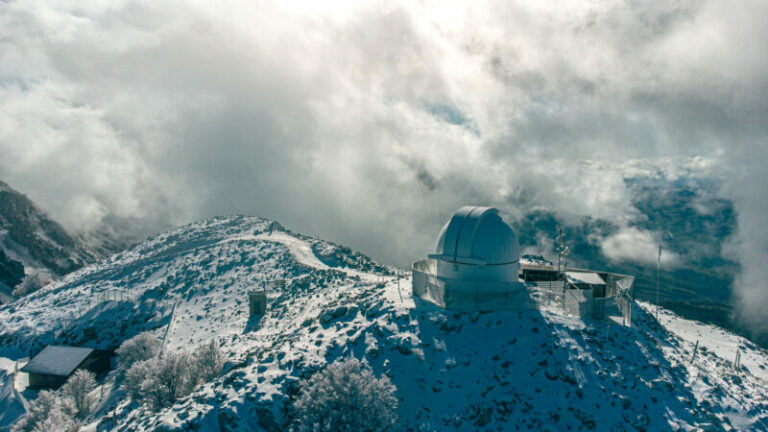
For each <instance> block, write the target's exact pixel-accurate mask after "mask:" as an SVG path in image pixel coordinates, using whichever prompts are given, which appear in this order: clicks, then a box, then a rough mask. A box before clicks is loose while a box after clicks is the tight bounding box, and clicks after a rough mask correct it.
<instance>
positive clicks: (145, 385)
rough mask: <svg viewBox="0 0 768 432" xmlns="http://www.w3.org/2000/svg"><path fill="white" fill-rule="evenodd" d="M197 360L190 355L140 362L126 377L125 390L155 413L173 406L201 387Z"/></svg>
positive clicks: (170, 356)
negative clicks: (198, 378) (196, 367)
mask: <svg viewBox="0 0 768 432" xmlns="http://www.w3.org/2000/svg"><path fill="white" fill-rule="evenodd" d="M193 369H194V364H193V359H192V358H191V357H190V356H189V354H186V353H169V354H165V355H164V356H163V357H159V358H158V357H155V358H151V359H149V360H142V361H138V362H136V363H134V364H133V366H131V368H130V369H128V371H127V372H126V374H125V386H126V389H127V390H128V392H129V393H131V395H132V396H133V397H134V399H136V400H138V401H140V402H142V403H146V404H148V405H149V406H151V407H152V408H154V409H159V408H163V407H167V406H170V405H171V404H173V402H175V401H176V400H178V399H179V398H182V397H184V396H186V395H188V394H189V393H190V392H191V391H192V390H193V389H194V387H195V385H197V379H196V377H194V376H193V372H194V370H193Z"/></svg>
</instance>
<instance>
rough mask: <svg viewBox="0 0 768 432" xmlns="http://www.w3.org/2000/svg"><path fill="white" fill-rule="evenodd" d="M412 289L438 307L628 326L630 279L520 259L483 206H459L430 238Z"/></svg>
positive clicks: (507, 232) (510, 235) (513, 241)
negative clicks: (526, 312) (534, 312)
mask: <svg viewBox="0 0 768 432" xmlns="http://www.w3.org/2000/svg"><path fill="white" fill-rule="evenodd" d="M412 280H413V294H414V295H415V296H417V297H420V298H421V299H423V300H426V301H428V302H431V303H434V304H436V305H437V306H440V307H442V308H445V309H450V310H455V311H467V312H468V311H497V310H516V309H517V310H520V309H539V308H544V307H556V308H558V309H560V310H563V311H564V312H567V313H569V314H571V315H576V316H579V317H589V318H593V319H598V320H609V321H612V322H614V323H616V324H622V325H631V321H632V303H633V299H632V285H633V283H634V277H633V276H630V275H623V274H617V273H609V272H604V271H593V270H585V269H575V268H568V267H567V264H566V267H565V268H562V269H561V268H560V266H559V265H555V264H554V263H551V262H549V261H547V260H545V259H543V257H528V256H524V257H522V259H521V257H520V246H519V244H518V240H517V235H516V234H515V232H514V231H513V230H512V227H510V226H509V225H508V224H507V223H506V222H504V220H503V219H502V218H501V216H499V211H498V210H497V209H494V208H490V207H462V208H460V209H459V211H457V212H456V213H455V214H454V215H453V216H452V217H451V219H450V220H449V221H448V223H446V224H445V226H443V229H442V230H441V231H440V234H439V236H438V237H437V244H436V246H435V253H432V254H429V255H427V259H424V260H421V261H416V262H415V263H413V279H412Z"/></svg>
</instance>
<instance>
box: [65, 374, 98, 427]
mask: <svg viewBox="0 0 768 432" xmlns="http://www.w3.org/2000/svg"><path fill="white" fill-rule="evenodd" d="M95 387H96V379H95V376H94V374H93V372H90V371H87V370H83V369H79V370H77V371H76V372H75V373H74V374H73V375H72V376H71V377H69V379H67V382H66V383H65V384H64V385H63V386H61V395H62V397H65V398H69V399H70V400H71V401H72V403H73V404H74V406H75V417H76V418H78V419H80V420H83V419H85V418H86V417H87V416H88V414H90V413H91V408H92V407H93V403H94V402H95V401H94V399H93V397H92V396H91V391H93V389H94V388H95Z"/></svg>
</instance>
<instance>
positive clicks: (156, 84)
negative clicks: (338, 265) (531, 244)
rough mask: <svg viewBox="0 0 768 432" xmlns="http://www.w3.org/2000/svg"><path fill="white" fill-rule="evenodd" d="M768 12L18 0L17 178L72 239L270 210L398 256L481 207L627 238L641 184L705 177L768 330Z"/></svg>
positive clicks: (12, 156)
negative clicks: (725, 210) (109, 224)
mask: <svg viewBox="0 0 768 432" xmlns="http://www.w3.org/2000/svg"><path fill="white" fill-rule="evenodd" d="M308 8H309V9H308ZM767 10H768V8H767V7H766V6H765V5H764V4H763V3H761V2H759V1H754V2H746V3H745V2H742V3H739V4H738V5H733V4H718V3H714V2H697V1H675V2H668V1H663V2H662V1H658V2H656V1H652V2H629V1H613V2H607V3H606V2H601V3H597V2H583V3H576V2H563V3H562V4H550V3H541V4H538V3H535V2H534V3H522V2H521V3H516V2H493V1H488V2H481V3H477V2H474V3H473V4H472V6H471V7H470V6H469V5H462V4H453V3H446V2H436V3H434V4H431V3H419V4H414V3H413V2H402V3H398V2H375V1H373V2H370V3H367V4H365V5H354V6H349V5H348V6H344V7H334V8H330V9H325V6H323V5H316V4H314V2H308V3H307V4H300V5H299V4H295V3H290V2H288V3H284V4H283V5H280V6H277V5H273V6H269V5H263V4H260V5H256V4H251V3H250V2H242V3H237V2H232V3H231V4H229V5H228V6H227V7H223V6H220V5H205V4H196V3H186V2H184V3H182V2H179V3H172V2H164V3H157V2H130V3H127V2H126V3H123V2H114V1H109V2H107V1H104V2H98V1H95V2H88V3H82V2H76V3H73V4H71V5H67V4H57V5H51V4H46V3H44V2H39V3H36V2H7V3H2V4H1V5H0V113H1V114H2V115H0V155H2V157H0V178H2V179H4V180H6V181H8V182H9V183H10V184H12V185H13V186H14V187H16V188H18V189H20V190H22V191H25V192H26V193H28V194H29V195H30V197H31V198H32V199H34V200H36V201H37V202H39V203H40V204H41V205H43V207H45V208H46V209H47V210H48V211H49V212H50V213H51V214H52V215H53V216H54V217H56V218H58V219H60V220H61V221H62V222H63V223H64V224H65V225H66V226H67V227H69V228H71V229H75V230H84V229H87V228H88V227H90V226H93V225H94V224H97V223H98V222H99V221H100V220H102V219H103V218H106V217H114V216H119V217H129V218H142V219H144V220H145V221H146V222H145V223H147V224H148V225H149V226H153V227H164V226H167V225H170V224H178V223H183V222H187V221H192V220H195V219H199V218H202V217H208V216H213V215H217V214H226V213H245V214H258V215H262V216H266V217H271V218H275V219H278V220H280V221H281V222H283V223H285V224H286V225H288V226H290V227H292V228H295V229H297V230H299V231H304V232H309V233H314V234H319V235H321V236H323V237H325V238H330V239H332V240H337V241H340V242H343V243H345V244H348V245H350V246H353V247H356V248H358V249H360V250H361V251H363V252H366V253H368V254H370V255H372V256H374V257H376V258H378V259H381V260H383V261H385V262H389V263H395V264H400V265H405V264H406V263H408V262H409V261H410V260H411V259H413V258H416V257H418V256H421V255H423V254H424V253H425V252H426V249H429V248H431V247H432V242H433V241H434V236H435V235H436V233H437V231H438V230H439V227H440V226H441V225H442V223H443V222H444V220H445V219H446V218H447V217H448V216H449V215H450V214H451V213H452V211H453V210H454V209H456V208H458V207H459V206H461V205H464V204H473V203H476V204H490V205H496V206H499V207H500V208H502V209H503V210H504V212H505V213H506V215H507V217H509V218H515V217H518V216H520V215H521V214H522V213H523V212H524V211H527V210H529V209H530V208H533V207H543V208H547V209H551V210H553V211H557V212H558V213H559V214H561V215H562V216H563V217H565V218H574V219H576V218H579V217H582V216H585V215H590V216H593V217H600V218H608V219H611V220H613V221H615V222H616V223H617V225H618V226H619V227H621V228H626V227H627V226H628V223H629V221H631V220H633V218H636V217H637V214H635V212H633V210H632V208H631V203H630V195H629V191H628V190H627V188H626V186H625V184H624V181H623V179H624V177H626V176H632V175H637V174H638V173H644V174H648V175H662V176H665V177H666V178H673V177H674V176H676V175H681V174H684V173H690V172H695V173H696V175H699V176H713V177H718V178H720V179H722V180H723V181H724V184H725V186H724V189H723V190H724V191H726V193H727V195H728V197H729V198H732V199H734V201H735V204H736V209H737V211H738V214H739V216H738V221H739V226H740V230H739V233H738V234H737V235H736V236H735V238H734V239H733V241H732V245H731V248H732V253H733V254H734V256H736V257H738V258H739V260H740V262H741V263H742V266H743V268H744V272H743V274H742V275H741V278H740V280H739V283H738V288H739V291H738V292H739V298H740V299H741V300H740V302H741V303H740V304H742V311H743V312H744V314H745V316H749V317H752V321H755V322H757V321H758V320H757V318H760V316H761V311H762V310H765V307H768V300H767V299H768V296H767V295H766V294H765V288H764V285H763V282H762V281H764V280H766V276H768V274H765V269H766V268H768V266H766V265H765V263H766V259H768V246H767V245H766V244H765V242H764V241H762V240H761V238H762V237H764V236H762V237H761V236H755V235H754V234H753V232H754V231H756V230H759V229H760V228H761V225H762V222H763V221H764V219H765V217H764V213H765V211H766V210H768V194H766V193H765V186H766V184H768V179H767V178H766V173H765V169H764V166H766V162H767V161H766V159H768V155H766V153H768V152H767V151H766V148H767V147H768V145H767V144H768V143H766V142H765V137H766V136H768V126H766V125H765V121H764V120H765V118H768V116H767V115H766V114H768V101H766V98H765V97H764V95H765V94H768V92H767V91H766V90H768V57H766V56H765V55H762V49H763V48H764V41H766V40H768V28H767V27H766V26H765V25H764V23H765V22H766V11H767ZM659 173H661V174H659ZM635 234H636V233H635ZM646 234H647V235H646ZM648 235H650V233H643V234H642V237H643V238H644V239H646V237H647V236H648ZM629 237H632V236H629ZM610 245H612V246H615V248H614V250H615V251H617V254H619V255H621V257H622V258H627V257H626V256H625V255H626V254H631V253H633V252H632V251H633V248H619V246H620V245H619V244H618V243H615V242H614V243H610ZM646 246H647V245H646ZM641 249H642V248H641ZM645 249H648V248H647V247H646V248H644V249H643V251H644V252H643V254H645V255H647V251H646V250H645ZM641 255H642V254H641ZM645 255H643V256H645ZM643 256H639V257H638V258H643ZM646 258H647V257H646ZM763 316H764V315H763Z"/></svg>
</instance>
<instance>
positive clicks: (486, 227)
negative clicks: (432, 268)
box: [430, 206, 520, 265]
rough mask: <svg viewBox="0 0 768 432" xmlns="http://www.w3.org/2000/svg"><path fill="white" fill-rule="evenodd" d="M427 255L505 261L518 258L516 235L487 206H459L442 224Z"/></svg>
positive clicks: (456, 259)
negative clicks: (430, 252)
mask: <svg viewBox="0 0 768 432" xmlns="http://www.w3.org/2000/svg"><path fill="white" fill-rule="evenodd" d="M435 252H436V253H435V254H430V258H438V259H441V260H445V261H451V262H457V263H465V264H487V265H494V264H496V265H498V264H509V263H513V262H517V261H519V260H520V251H519V245H518V242H517V235H515V232H514V231H513V230H512V227H510V226H509V225H508V224H507V223H506V222H504V220H503V219H502V218H501V216H499V211H498V210H497V209H495V208H490V207H472V206H467V207H462V208H460V209H459V211H457V212H456V214H454V215H453V217H452V218H451V220H450V221H448V223H446V224H445V226H443V229H442V231H440V236H439V237H438V238H437V246H436V247H435Z"/></svg>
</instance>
